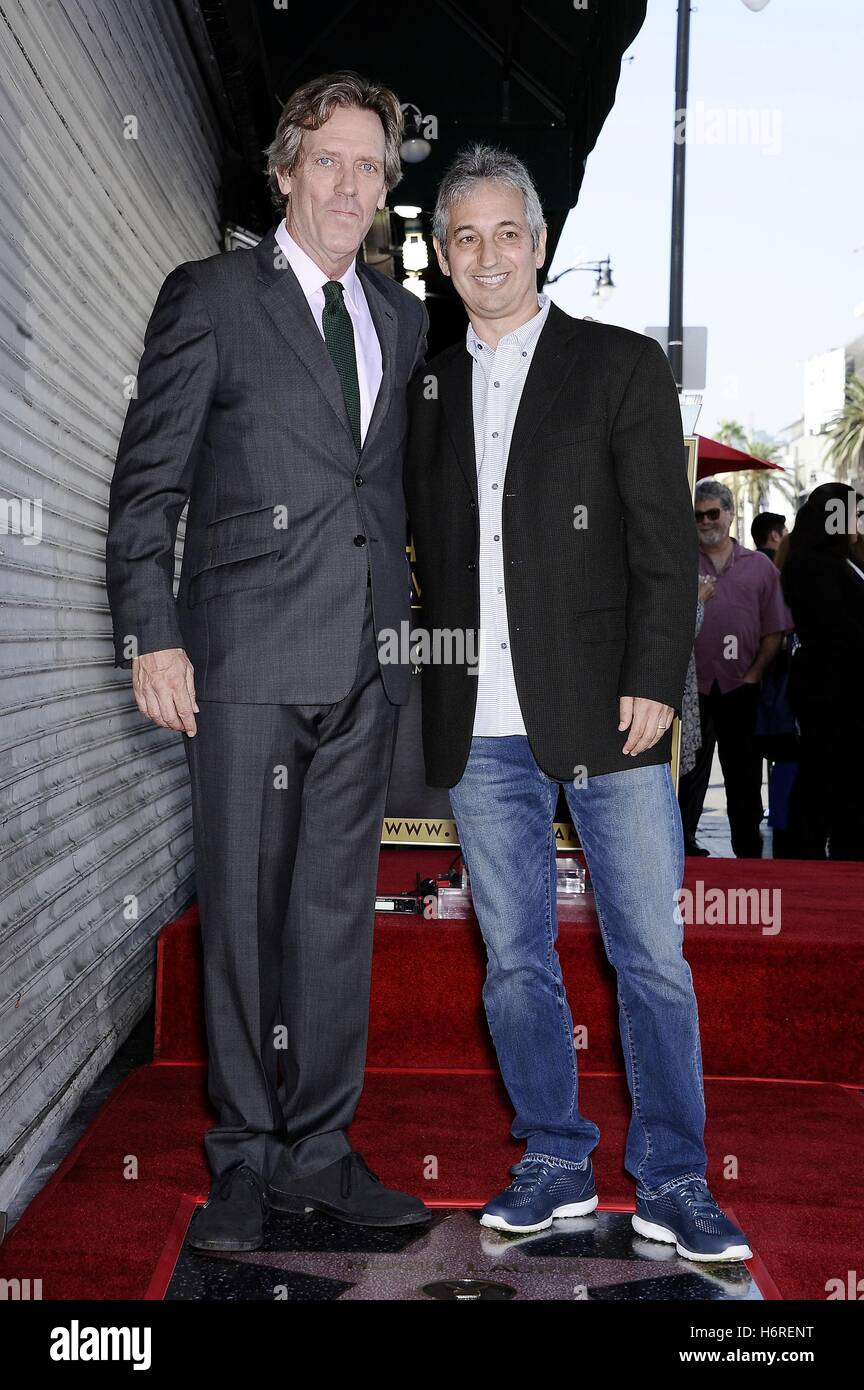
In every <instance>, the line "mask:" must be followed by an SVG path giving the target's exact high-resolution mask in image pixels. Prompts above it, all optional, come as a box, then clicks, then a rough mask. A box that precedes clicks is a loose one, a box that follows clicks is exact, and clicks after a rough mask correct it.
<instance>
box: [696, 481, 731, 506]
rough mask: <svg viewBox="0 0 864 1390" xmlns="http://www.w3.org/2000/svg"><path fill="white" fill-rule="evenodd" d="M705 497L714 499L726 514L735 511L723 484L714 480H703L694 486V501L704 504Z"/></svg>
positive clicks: (727, 490) (729, 493) (728, 492)
mask: <svg viewBox="0 0 864 1390" xmlns="http://www.w3.org/2000/svg"><path fill="white" fill-rule="evenodd" d="M706 497H715V498H716V499H717V501H718V502H719V503H720V506H721V507H722V508H723V510H724V511H726V512H734V510H735V502H734V500H733V497H732V493H731V492H730V491H729V489H728V487H727V486H726V484H725V483H718V482H717V479H716V478H705V479H704V481H703V482H701V483H697V484H696V492H695V501H697V502H704V501H705V498H706Z"/></svg>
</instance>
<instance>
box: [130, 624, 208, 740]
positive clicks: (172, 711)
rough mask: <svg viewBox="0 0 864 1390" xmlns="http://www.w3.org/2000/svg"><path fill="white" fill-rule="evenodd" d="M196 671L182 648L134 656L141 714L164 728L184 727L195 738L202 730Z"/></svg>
mask: <svg viewBox="0 0 864 1390" xmlns="http://www.w3.org/2000/svg"><path fill="white" fill-rule="evenodd" d="M194 674H195V673H194V670H193V667H192V662H191V661H190V660H189V658H188V656H187V655H186V653H185V652H184V650H183V648H182V647H166V648H165V650H164V651H160V652H145V653H144V655H143V656H136V657H134V658H133V661H132V689H133V690H134V692H135V702H136V704H137V706H138V708H139V709H140V711H141V713H142V714H146V716H147V718H148V719H152V720H153V723H154V724H161V725H162V728H163V729H182V730H183V731H184V732H185V733H187V734H188V735H189V737H190V738H193V737H194V735H195V734H196V733H197V732H198V725H197V724H196V722H195V715H196V714H198V713H199V710H198V705H197V702H196V700H195V680H194Z"/></svg>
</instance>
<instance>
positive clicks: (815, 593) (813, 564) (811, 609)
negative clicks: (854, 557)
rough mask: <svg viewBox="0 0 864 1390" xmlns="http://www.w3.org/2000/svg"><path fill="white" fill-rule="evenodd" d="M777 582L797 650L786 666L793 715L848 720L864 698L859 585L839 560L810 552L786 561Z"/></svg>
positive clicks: (862, 585) (863, 615)
mask: <svg viewBox="0 0 864 1390" xmlns="http://www.w3.org/2000/svg"><path fill="white" fill-rule="evenodd" d="M859 568H860V566H859ZM782 582H783V593H784V597H785V599H786V602H787V603H788V605H789V607H790V609H791V611H792V617H793V618H794V620H795V633H796V636H797V638H798V641H799V642H800V644H801V645H800V646H799V647H797V648H796V649H795V652H794V653H793V655H792V660H791V663H790V672H789V700H790V703H791V705H792V709H793V710H794V711H795V713H796V714H797V713H799V712H802V713H803V712H804V711H806V710H808V709H816V710H820V709H821V710H822V711H823V712H824V713H825V714H826V716H827V715H828V714H829V712H831V713H836V715H838V716H839V717H840V718H842V719H844V720H845V719H848V718H851V717H853V711H854V710H856V709H858V708H859V707H860V704H861V700H862V697H864V579H862V578H861V576H860V575H859V574H856V573H855V570H853V569H852V567H851V565H848V564H847V563H846V561H845V560H844V559H843V558H842V556H836V555H826V554H820V553H819V552H815V553H813V554H809V555H805V556H802V557H801V558H800V559H798V558H795V557H793V558H790V559H788V560H787V561H786V564H785V566H784V568H783V575H782Z"/></svg>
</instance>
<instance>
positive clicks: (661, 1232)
mask: <svg viewBox="0 0 864 1390" xmlns="http://www.w3.org/2000/svg"><path fill="white" fill-rule="evenodd" d="M631 1221H632V1223H633V1230H634V1231H638V1232H639V1235H640V1236H647V1237H648V1239H649V1240H661V1241H662V1242H663V1244H664V1245H674V1246H675V1249H676V1250H677V1251H678V1254H679V1255H680V1256H681V1257H682V1259H685V1260H698V1261H700V1262H701V1263H702V1264H718V1263H720V1261H723V1260H750V1259H752V1258H753V1251H752V1250H751V1249H750V1246H749V1245H727V1246H726V1249H725V1250H724V1251H723V1252H722V1254H714V1255H704V1254H699V1253H697V1251H695V1250H688V1249H687V1247H686V1245H682V1244H681V1243H680V1241H679V1240H678V1237H677V1236H676V1234H675V1232H674V1231H670V1229H669V1227H668V1226H657V1225H656V1224H655V1223H654V1222H653V1221H646V1220H645V1219H644V1217H641V1216H636V1215H635V1213H634V1215H633V1216H632V1217H631Z"/></svg>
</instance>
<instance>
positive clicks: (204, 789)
mask: <svg viewBox="0 0 864 1390" xmlns="http://www.w3.org/2000/svg"><path fill="white" fill-rule="evenodd" d="M401 123H402V117H401V111H400V108H399V103H398V100H397V98H396V97H395V96H394V94H393V93H392V92H390V91H388V90H387V89H386V88H382V87H379V86H376V85H373V84H372V83H370V82H367V81H365V80H364V79H363V78H360V77H359V76H358V75H357V74H353V73H335V74H331V75H328V76H326V77H322V78H319V79H316V80H315V81H313V82H310V83H308V84H306V85H305V86H304V87H302V88H301V89H299V90H298V91H297V92H295V93H294V95H293V96H292V97H291V98H290V99H289V101H288V103H287V104H286V106H285V108H284V110H283V112H282V115H281V117H280V120H279V124H278V126H277V130H276V136H275V139H274V141H273V144H272V145H271V147H270V149H269V150H268V172H269V176H270V183H271V189H272V191H273V193H274V201H276V203H277V205H278V206H280V208H281V209H282V211H284V213H285V217H284V220H283V221H280V222H279V223H278V224H277V225H276V226H275V227H273V228H272V229H271V230H270V231H269V232H268V234H267V235H266V236H265V237H264V238H263V239H262V241H261V242H260V243H259V245H258V246H256V247H255V248H254V249H253V250H247V251H235V252H232V253H230V254H223V255H216V256H211V257H209V258H208V259H207V260H203V261H190V262H187V263H186V264H184V265H180V266H178V267H177V268H176V269H175V270H173V271H171V273H170V274H169V275H168V277H167V279H166V280H165V282H164V284H163V286H162V288H161V290H160V292H159V296H158V299H157V301H156V306H155V308H154V310H153V314H152V317H151V319H150V322H149V324H148V327H147V332H146V337H145V350H144V355H143V357H142V359H141V364H140V368H139V373H138V380H137V396H136V398H135V399H134V400H133V401H132V402H131V404H130V407H129V411H128V415H127V418H126V421H125V425H124V429H123V434H122V438H121V440H120V446H119V451H118V455H117V464H116V469H115V473H114V478H113V482H112V487H111V499H110V524H109V533H108V544H107V579H108V594H109V600H110V605H111V611H112V616H113V622H114V634H115V645H116V661H115V664H117V665H126V666H129V665H131V667H132V679H133V686H134V690H135V695H136V699H137V702H138V705H139V708H140V709H141V710H142V712H143V713H144V714H146V715H147V716H149V717H150V718H151V719H152V720H154V722H155V723H157V724H160V725H162V726H163V727H165V728H170V729H177V730H183V731H184V732H185V734H186V736H187V737H186V740H185V746H186V751H187V755H188V759H189V769H190V775H191V784H192V821H193V836H194V845H195V863H196V883H197V891H198V902H199V907H200V913H201V924H202V940H203V949H204V989H205V1014H206V1024H207V1034H208V1046H209V1093H210V1098H211V1101H212V1103H213V1105H214V1107H215V1109H216V1111H217V1114H218V1120H217V1123H216V1125H215V1126H214V1127H213V1128H212V1129H210V1130H209V1131H208V1133H207V1135H206V1139H205V1148H206V1153H207V1157H208V1160H209V1163H210V1167H211V1170H212V1174H213V1179H214V1182H213V1188H212V1190H211V1193H210V1199H209V1201H208V1202H207V1204H206V1205H205V1206H204V1207H203V1208H202V1209H201V1210H199V1211H198V1212H197V1213H196V1215H195V1218H194V1219H193V1222H192V1227H191V1233H190V1240H191V1243H192V1244H193V1245H195V1246H196V1247H197V1248H200V1249H205V1250H216V1249H223V1250H224V1249H231V1250H253V1249H256V1248H258V1246H260V1245H261V1243H262V1239H263V1222H264V1219H265V1216H266V1211H267V1207H268V1204H269V1206H271V1207H275V1208H277V1209H279V1210H284V1211H303V1210H305V1209H307V1208H310V1207H316V1208H320V1209H321V1210H324V1211H327V1212H329V1213H330V1214H331V1215H333V1216H336V1217H338V1218H340V1219H342V1220H344V1221H347V1222H353V1223H357V1224H369V1225H377V1226H397V1225H408V1224H413V1223H417V1222H421V1221H425V1220H427V1219H428V1212H427V1211H426V1209H425V1207H424V1206H423V1204H422V1203H421V1202H419V1201H418V1200H417V1199H416V1198H414V1197H410V1196H407V1195H406V1194H404V1193H399V1192H392V1191H388V1190H387V1189H386V1188H385V1187H384V1186H383V1184H382V1183H381V1182H380V1181H379V1180H378V1179H377V1177H376V1176H375V1175H374V1174H373V1173H372V1172H371V1170H369V1169H368V1168H367V1166H366V1164H365V1162H364V1161H363V1159H362V1157H361V1156H360V1155H359V1154H357V1153H355V1152H353V1151H352V1149H351V1145H350V1143H349V1141H348V1139H347V1137H346V1134H345V1130H346V1128H347V1126H348V1125H349V1123H350V1121H351V1119H352V1116H353V1114H354V1110H355V1108H356V1105H357V1101H358V1097H359V1095H360V1090H361V1086H362V1079H363V1067H364V1059H365V1051H366V1039H367V1015H368V1000H369V982H370V968H371V948H372V928H373V921H374V900H375V886H376V873H377V863H378V852H379V845H380V835H381V822H382V817H383V813H384V802H385V795H386V789H387V782H388V778H389V772H390V765H391V759H392V755H393V748H394V743H395V737H396V728H397V718H398V710H399V706H400V705H402V704H404V703H405V702H406V701H407V699H408V693H409V684H410V679H411V670H410V666H409V665H408V664H407V663H406V664H403V665H398V664H394V663H392V662H388V663H387V664H383V663H382V662H380V661H379V652H378V641H377V632H378V631H379V630H380V629H386V630H388V631H389V630H390V629H393V628H395V629H397V630H398V629H399V625H400V623H401V622H403V621H407V620H408V619H409V617H410V571H409V566H408V560H407V555H406V548H405V542H406V516H405V500H404V494H403V491H402V451H403V445H404V439H405V433H406V429H407V413H406V388H407V384H408V381H409V378H410V377H411V375H412V373H413V372H414V371H415V370H416V369H417V368H418V366H419V365H420V364H421V363H422V361H423V358H424V354H425V336H426V328H427V325H428V318H427V315H426V311H425V308H424V307H423V305H422V304H421V303H420V302H419V301H418V300H417V299H416V298H415V297H413V296H412V295H411V294H409V293H408V292H407V291H405V290H404V289H403V288H402V287H401V286H400V285H398V284H397V283H396V282H395V281H393V280H392V279H390V278H388V277H387V276H385V275H382V274H379V273H378V272H376V271H374V270H371V269H370V268H368V267H367V266H366V265H365V264H364V263H363V260H362V257H358V255H357V253H358V251H359V250H360V248H361V246H362V243H363V238H364V237H365V235H366V233H367V231H368V230H369V227H370V225H371V223H372V220H373V218H374V215H375V212H376V209H379V208H383V206H384V203H385V200H386V197H387V193H388V190H389V189H391V188H392V187H393V186H394V184H395V183H396V182H397V181H398V179H399V177H400V167H399V147H400V141H401ZM187 498H188V501H189V511H188V519H187V524H186V539H185V549H184V554H183V564H182V569H181V574H180V583H179V590H178V593H177V598H176V601H175V599H174V597H173V593H172V577H173V574H174V541H175V533H176V528H177V522H178V518H179V516H180V512H181V510H182V508H183V505H184V503H185V502H186V500H187Z"/></svg>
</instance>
